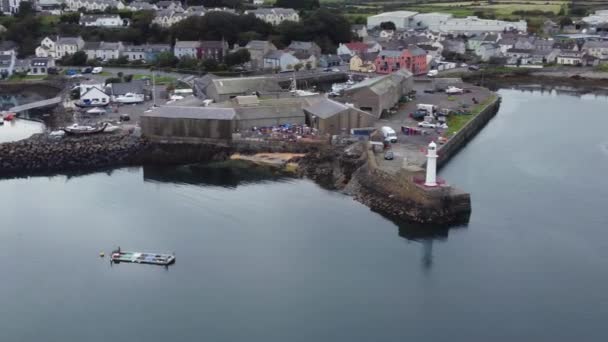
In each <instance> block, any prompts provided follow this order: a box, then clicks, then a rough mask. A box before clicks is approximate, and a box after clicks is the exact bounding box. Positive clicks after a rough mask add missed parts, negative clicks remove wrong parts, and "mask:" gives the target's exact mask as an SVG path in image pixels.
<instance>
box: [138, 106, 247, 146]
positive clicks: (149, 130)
mask: <svg viewBox="0 0 608 342" xmlns="http://www.w3.org/2000/svg"><path fill="white" fill-rule="evenodd" d="M235 120H236V112H235V111H234V109H232V108H217V107H180V106H174V107H170V106H165V107H159V108H156V109H155V110H153V111H152V112H150V113H146V114H144V115H143V116H142V117H141V130H142V134H143V135H144V136H145V137H147V138H150V139H153V140H168V141H176V142H192V143H196V142H204V141H205V140H230V139H232V133H233V132H234V130H235V125H236V121H235Z"/></svg>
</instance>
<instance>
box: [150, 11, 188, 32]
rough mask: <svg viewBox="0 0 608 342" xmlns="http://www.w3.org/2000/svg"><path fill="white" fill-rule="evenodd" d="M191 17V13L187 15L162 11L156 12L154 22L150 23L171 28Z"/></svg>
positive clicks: (185, 13)
mask: <svg viewBox="0 0 608 342" xmlns="http://www.w3.org/2000/svg"><path fill="white" fill-rule="evenodd" d="M191 15H192V13H188V12H177V11H172V10H162V11H158V12H156V17H154V20H152V23H153V24H158V25H160V26H161V27H165V28H167V27H171V26H173V25H175V24H177V23H179V22H180V21H182V20H184V19H186V18H188V17H189V16H191Z"/></svg>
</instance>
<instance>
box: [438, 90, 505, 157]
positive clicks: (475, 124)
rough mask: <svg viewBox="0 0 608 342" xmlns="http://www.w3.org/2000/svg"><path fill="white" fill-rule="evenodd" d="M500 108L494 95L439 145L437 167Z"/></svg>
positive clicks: (453, 153) (469, 138)
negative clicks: (479, 110) (478, 111)
mask: <svg viewBox="0 0 608 342" xmlns="http://www.w3.org/2000/svg"><path fill="white" fill-rule="evenodd" d="M499 108H500V97H496V99H495V100H494V101H492V102H491V103H490V104H488V105H487V106H486V107H485V108H484V109H483V110H482V111H481V112H480V113H479V114H477V115H476V116H475V117H474V118H472V119H471V121H469V122H468V123H467V124H466V125H465V126H464V127H462V128H461V129H460V131H458V133H456V135H454V136H453V137H452V138H450V139H449V140H448V141H447V142H446V143H445V144H443V145H441V146H440V147H439V150H438V151H437V153H438V154H439V158H437V167H442V166H443V165H445V163H447V162H448V161H449V160H450V159H451V158H452V157H453V156H455V155H456V153H458V151H459V150H460V149H461V148H463V147H464V146H466V144H467V143H468V142H469V141H470V140H471V139H473V138H474V137H475V135H477V133H479V131H481V129H483V127H484V126H485V125H486V124H487V123H488V121H490V119H492V118H493V117H494V116H495V115H496V113H497V112H498V109H499Z"/></svg>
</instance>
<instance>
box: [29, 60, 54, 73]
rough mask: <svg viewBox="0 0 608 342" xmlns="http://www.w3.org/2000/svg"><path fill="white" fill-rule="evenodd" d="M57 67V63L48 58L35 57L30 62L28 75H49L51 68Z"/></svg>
mask: <svg viewBox="0 0 608 342" xmlns="http://www.w3.org/2000/svg"><path fill="white" fill-rule="evenodd" d="M53 67H55V61H54V60H53V59H52V58H48V57H46V58H45V57H42V58H41V57H35V58H32V59H31V60H30V67H29V71H28V73H27V74H28V75H34V76H37V75H48V73H49V68H53Z"/></svg>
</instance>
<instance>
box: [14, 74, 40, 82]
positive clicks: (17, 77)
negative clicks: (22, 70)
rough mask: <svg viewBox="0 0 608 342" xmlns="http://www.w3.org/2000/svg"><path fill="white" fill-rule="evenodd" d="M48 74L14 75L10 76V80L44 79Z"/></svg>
mask: <svg viewBox="0 0 608 342" xmlns="http://www.w3.org/2000/svg"><path fill="white" fill-rule="evenodd" d="M46 77H47V76H46V75H27V76H21V75H16V74H15V75H12V76H11V77H9V78H8V80H9V81H27V80H43V79H45V78H46Z"/></svg>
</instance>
